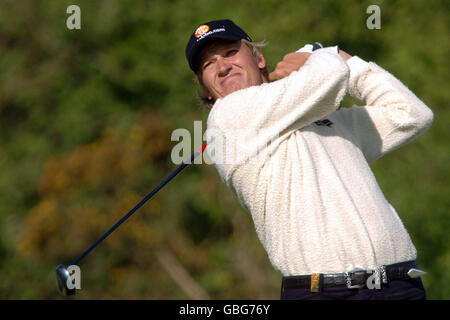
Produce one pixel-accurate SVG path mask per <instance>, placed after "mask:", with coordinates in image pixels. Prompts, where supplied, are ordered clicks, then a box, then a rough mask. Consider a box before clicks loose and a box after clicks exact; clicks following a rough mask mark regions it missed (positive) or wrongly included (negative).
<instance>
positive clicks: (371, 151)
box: [338, 56, 433, 163]
mask: <svg viewBox="0 0 450 320" xmlns="http://www.w3.org/2000/svg"><path fill="white" fill-rule="evenodd" d="M347 64H348V66H349V68H350V79H349V93H350V95H351V96H353V97H354V98H356V99H358V100H361V101H362V102H363V103H364V104H365V106H362V107H359V106H353V107H351V108H343V109H341V110H339V112H338V113H340V116H341V117H342V119H343V120H344V125H345V126H347V127H348V128H349V129H350V130H351V132H352V134H353V135H354V136H355V138H356V139H357V140H358V141H359V143H360V147H361V150H362V151H363V153H364V156H365V158H366V160H367V161H368V162H369V163H371V162H373V161H375V160H376V159H379V158H380V157H381V156H383V155H384V154H386V153H388V152H390V151H392V150H395V149H397V148H399V147H400V146H402V145H405V144H407V143H409V142H411V141H412V140H414V139H416V138H417V137H418V136H420V135H421V134H423V133H424V132H425V131H426V130H427V129H428V128H429V127H430V125H431V123H432V122H433V112H432V111H431V110H430V109H429V108H428V107H427V106H426V105H425V104H424V103H423V102H422V101H421V100H419V98H417V97H416V96H415V95H414V93H412V92H411V91H410V90H409V89H408V88H407V87H406V86H405V85H403V84H402V83H401V82H400V81H399V80H398V79H396V78H395V77H394V76H393V75H392V74H390V73H389V72H387V71H386V70H384V69H382V68H381V67H379V66H378V65H376V64H375V63H373V62H370V63H368V62H365V61H364V60H362V59H360V58H359V57H356V56H354V57H352V58H351V59H349V60H348V61H347Z"/></svg>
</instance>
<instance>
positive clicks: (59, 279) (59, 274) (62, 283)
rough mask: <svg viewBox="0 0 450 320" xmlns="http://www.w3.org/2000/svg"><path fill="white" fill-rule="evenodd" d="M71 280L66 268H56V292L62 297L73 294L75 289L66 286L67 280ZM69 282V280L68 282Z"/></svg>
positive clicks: (61, 266)
mask: <svg viewBox="0 0 450 320" xmlns="http://www.w3.org/2000/svg"><path fill="white" fill-rule="evenodd" d="M69 279H71V278H70V274H69V271H67V269H66V267H65V266H64V265H62V264H60V265H59V266H57V267H56V285H57V287H58V291H59V292H60V293H61V294H62V295H64V296H73V295H74V294H75V291H76V289H75V288H73V289H70V288H69V287H68V286H67V282H68V281H67V280H69ZM69 281H71V280H69Z"/></svg>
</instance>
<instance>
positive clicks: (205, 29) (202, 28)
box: [195, 24, 209, 38]
mask: <svg viewBox="0 0 450 320" xmlns="http://www.w3.org/2000/svg"><path fill="white" fill-rule="evenodd" d="M208 31H209V26H208V25H206V24H202V25H201V26H200V27H198V28H197V30H195V37H196V38H198V37H201V36H202V35H204V34H205V33H207V32H208Z"/></svg>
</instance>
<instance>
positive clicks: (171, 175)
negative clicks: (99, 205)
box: [72, 143, 207, 265]
mask: <svg viewBox="0 0 450 320" xmlns="http://www.w3.org/2000/svg"><path fill="white" fill-rule="evenodd" d="M206 145H207V144H206V143H205V144H204V145H203V146H202V147H201V148H200V149H199V150H198V151H197V152H195V153H194V154H193V155H192V156H191V158H190V161H189V162H183V163H182V164H181V165H180V166H179V167H178V168H177V169H176V170H175V171H173V172H172V173H171V174H170V175H169V176H168V177H167V178H165V179H164V180H163V181H162V182H161V183H160V184H159V185H158V186H157V187H156V188H154V189H153V190H152V191H151V192H150V193H149V194H147V195H146V196H145V197H144V198H143V199H142V200H141V201H140V202H139V203H138V204H137V205H136V206H135V207H134V208H133V209H131V210H130V211H129V212H128V213H127V214H126V215H124V216H123V217H122V218H121V219H120V220H119V221H118V222H117V223H116V224H115V225H113V226H112V227H111V228H110V229H109V230H108V231H106V232H105V233H104V234H103V235H102V236H101V237H100V238H98V240H97V241H95V242H94V243H93V244H92V245H91V246H90V247H89V248H88V249H86V251H84V252H83V253H82V254H81V255H80V256H79V257H78V258H76V259H75V260H74V261H73V262H72V265H77V264H78V263H79V262H80V261H81V260H82V259H83V258H84V257H85V256H86V255H87V254H88V253H89V252H91V251H92V250H93V249H94V248H95V247H96V246H97V245H99V244H100V242H102V241H103V240H105V239H106V237H108V236H109V235H110V234H111V233H112V232H113V231H114V230H116V229H117V228H118V227H119V226H120V225H121V224H122V223H123V222H125V220H127V219H128V218H129V217H131V215H132V214H133V213H135V212H136V210H137V209H139V208H140V207H142V205H143V204H144V203H146V202H147V201H148V200H150V199H151V198H152V197H153V196H154V195H155V194H156V193H157V192H158V191H159V190H161V189H162V187H164V186H165V185H166V184H167V183H168V182H169V181H170V180H172V179H173V178H174V177H175V176H176V175H177V174H179V173H180V172H181V171H182V170H183V169H184V168H186V167H187V166H188V165H189V164H191V163H192V162H193V161H194V159H195V158H196V157H197V156H198V155H200V154H201V153H202V152H203V151H204V150H205V148H206Z"/></svg>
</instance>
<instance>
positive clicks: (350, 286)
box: [344, 268, 366, 289]
mask: <svg viewBox="0 0 450 320" xmlns="http://www.w3.org/2000/svg"><path fill="white" fill-rule="evenodd" d="M361 271H363V272H366V270H364V269H361V268H355V269H352V270H350V271H347V272H345V273H344V274H345V278H346V282H347V289H361V288H364V287H365V286H366V284H365V283H364V284H356V285H353V284H352V279H351V276H352V274H354V273H356V272H361Z"/></svg>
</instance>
